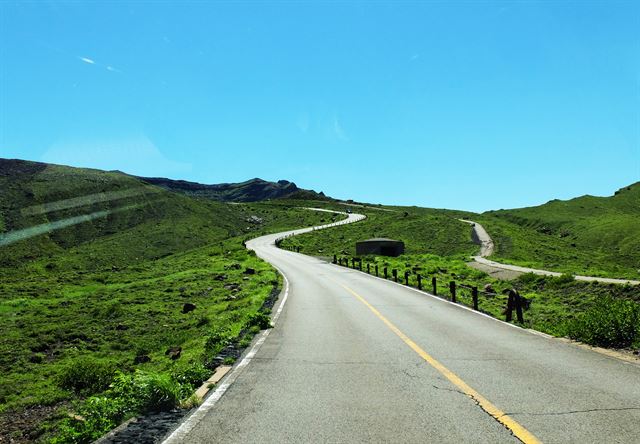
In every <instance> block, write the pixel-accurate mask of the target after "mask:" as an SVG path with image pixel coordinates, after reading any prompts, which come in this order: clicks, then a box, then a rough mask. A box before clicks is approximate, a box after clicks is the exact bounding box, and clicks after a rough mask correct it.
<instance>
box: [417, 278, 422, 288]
mask: <svg viewBox="0 0 640 444" xmlns="http://www.w3.org/2000/svg"><path fill="white" fill-rule="evenodd" d="M416 278H417V279H418V290H422V276H420V274H418V275H417V276H416Z"/></svg>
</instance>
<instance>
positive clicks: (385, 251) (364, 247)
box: [356, 238, 404, 257]
mask: <svg viewBox="0 0 640 444" xmlns="http://www.w3.org/2000/svg"><path fill="white" fill-rule="evenodd" d="M402 253H404V242H402V241H398V240H393V239H385V238H377V239H367V240H364V241H360V242H356V255H357V256H364V255H367V254H378V255H380V256H393V257H395V256H400V255H401V254H402Z"/></svg>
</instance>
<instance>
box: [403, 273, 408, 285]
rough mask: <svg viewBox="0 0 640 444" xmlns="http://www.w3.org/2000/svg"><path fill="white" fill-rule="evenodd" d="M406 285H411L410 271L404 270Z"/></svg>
mask: <svg viewBox="0 0 640 444" xmlns="http://www.w3.org/2000/svg"><path fill="white" fill-rule="evenodd" d="M404 285H406V286H409V272H408V271H405V272H404Z"/></svg>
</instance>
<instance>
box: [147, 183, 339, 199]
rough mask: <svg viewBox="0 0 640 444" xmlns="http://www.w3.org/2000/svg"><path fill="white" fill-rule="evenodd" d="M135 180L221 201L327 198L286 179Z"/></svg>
mask: <svg viewBox="0 0 640 444" xmlns="http://www.w3.org/2000/svg"><path fill="white" fill-rule="evenodd" d="M139 179H141V180H143V181H144V182H147V183H149V184H152V185H156V186H159V187H162V188H164V189H166V190H169V191H173V192H177V193H182V194H186V195H188V196H193V197H204V198H207V199H213V200H218V201H221V202H257V201H261V200H267V199H280V198H285V197H287V198H295V199H321V200H325V199H327V197H326V196H325V195H324V193H316V192H315V191H312V190H303V189H301V188H298V187H297V186H296V184H295V183H293V182H289V181H288V180H279V181H278V182H269V181H266V180H262V179H258V178H255V179H251V180H247V181H246V182H240V183H222V184H217V185H204V184H201V183H197V182H188V181H186V180H173V179H166V178H163V177H140V178H139Z"/></svg>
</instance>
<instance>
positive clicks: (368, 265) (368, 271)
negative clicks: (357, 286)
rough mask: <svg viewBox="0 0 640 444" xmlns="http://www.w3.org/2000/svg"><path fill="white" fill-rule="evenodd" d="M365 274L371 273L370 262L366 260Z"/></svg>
mask: <svg viewBox="0 0 640 444" xmlns="http://www.w3.org/2000/svg"><path fill="white" fill-rule="evenodd" d="M367 274H371V264H370V263H369V262H367Z"/></svg>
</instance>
